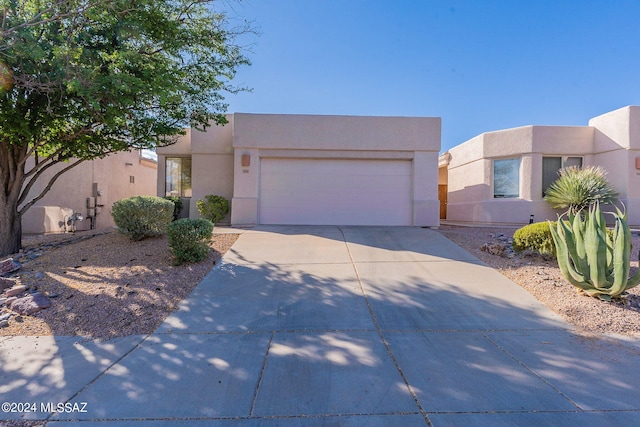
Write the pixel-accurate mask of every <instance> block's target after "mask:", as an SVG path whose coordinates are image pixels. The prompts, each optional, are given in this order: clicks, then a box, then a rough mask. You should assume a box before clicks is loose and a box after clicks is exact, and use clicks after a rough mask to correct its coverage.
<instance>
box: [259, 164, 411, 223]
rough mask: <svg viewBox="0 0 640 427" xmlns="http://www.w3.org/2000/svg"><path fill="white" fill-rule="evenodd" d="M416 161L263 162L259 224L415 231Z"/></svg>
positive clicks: (260, 180) (261, 166)
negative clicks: (404, 227)
mask: <svg viewBox="0 0 640 427" xmlns="http://www.w3.org/2000/svg"><path fill="white" fill-rule="evenodd" d="M411 182H412V163H411V160H406V159H403V160H370V159H350V160H348V159H299V158H262V159H261V162H260V178H259V193H260V195H259V223H261V224H310V225H326V224H337V225H411V224H412V212H413V207H412V199H413V198H412V189H411Z"/></svg>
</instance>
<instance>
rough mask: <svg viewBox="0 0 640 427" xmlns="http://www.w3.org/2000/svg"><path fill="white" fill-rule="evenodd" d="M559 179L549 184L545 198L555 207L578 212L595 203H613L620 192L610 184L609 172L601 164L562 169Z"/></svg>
mask: <svg viewBox="0 0 640 427" xmlns="http://www.w3.org/2000/svg"><path fill="white" fill-rule="evenodd" d="M558 173H559V175H560V176H559V177H558V179H557V180H556V181H555V182H554V183H553V184H551V185H550V186H549V188H548V189H547V191H546V195H545V196H544V199H545V200H546V201H547V202H549V203H551V204H552V205H553V207H554V208H562V209H569V210H572V211H573V212H574V213H577V212H579V211H581V210H583V209H586V208H587V207H589V206H591V205H593V204H594V203H596V202H597V203H603V204H607V203H612V202H614V201H615V200H616V199H617V198H618V193H616V191H615V190H614V189H613V188H611V186H610V185H609V183H608V181H607V178H606V175H607V172H606V171H605V169H604V168H602V167H600V166H587V167H585V168H579V167H577V166H571V167H568V168H564V169H560V171H559V172H558Z"/></svg>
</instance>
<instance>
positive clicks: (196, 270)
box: [0, 226, 640, 339]
mask: <svg viewBox="0 0 640 427" xmlns="http://www.w3.org/2000/svg"><path fill="white" fill-rule="evenodd" d="M438 231H439V232H440V233H442V234H443V235H444V236H446V237H447V238H449V239H451V240H452V241H454V242H455V243H457V244H459V245H460V246H462V247H463V248H464V249H466V250H467V251H469V252H471V253H472V254H473V255H475V256H477V257H478V258H480V259H481V260H482V261H484V262H485V263H486V264H488V265H490V266H491V267H493V268H495V269H497V270H498V271H499V272H500V273H502V274H503V275H505V276H506V277H508V278H509V279H511V280H513V281H514V282H515V283H517V284H518V285H520V286H522V287H523V288H524V289H526V290H527V291H529V292H530V293H531V294H532V295H533V296H534V297H536V298H537V299H538V300H540V301H541V302H542V303H544V304H545V305H546V306H548V307H549V308H550V309H552V310H553V311H555V312H556V313H559V314H560V315H561V316H562V317H564V318H565V319H566V320H567V321H568V322H569V323H571V324H573V325H575V326H576V327H578V329H580V330H583V331H585V332H595V333H617V334H623V335H630V336H636V337H640V308H638V304H639V303H640V286H639V287H637V288H634V289H631V290H630V292H629V296H628V297H627V298H625V299H623V300H622V301H621V302H603V301H601V300H599V299H597V298H592V297H588V296H585V295H584V294H579V293H578V292H577V291H576V288H574V287H573V286H571V285H570V284H568V283H567V282H566V281H565V280H564V278H562V276H561V274H560V271H559V270H558V266H557V263H556V262H555V260H545V259H543V258H541V257H539V256H535V255H532V254H528V255H527V256H522V255H518V256H516V257H513V258H508V257H503V256H497V255H491V254H489V253H487V252H484V251H482V250H481V247H482V246H483V245H484V244H485V243H503V244H504V243H505V242H504V241H505V240H506V239H508V238H510V237H511V236H512V235H513V232H514V231H515V228H493V227H459V226H442V227H440V229H439V230H438ZM214 233H215V231H214ZM501 235H502V237H499V236H501ZM237 238H238V234H214V238H213V242H212V245H211V246H212V248H213V251H212V252H211V254H210V255H209V257H208V258H207V259H206V260H204V261H202V262H200V263H197V264H186V265H183V266H178V267H176V266H173V264H172V257H171V254H170V253H169V248H168V243H167V240H166V237H159V238H153V239H146V240H142V241H139V242H132V241H131V240H129V239H128V238H127V237H125V236H123V235H121V234H119V233H117V232H115V231H113V230H106V231H102V232H97V233H96V232H79V233H76V234H73V235H69V234H66V235H49V236H37V237H27V238H25V239H24V246H25V249H24V253H23V258H22V259H21V262H23V267H22V269H21V270H19V271H18V272H17V273H18V274H17V276H18V277H20V279H21V281H22V284H24V285H27V286H29V287H31V288H32V289H37V290H38V291H40V292H42V293H44V294H45V295H49V296H50V297H51V298H50V300H51V303H52V306H51V308H48V309H46V310H42V311H40V312H38V313H36V314H34V315H32V316H14V317H13V318H12V319H11V321H10V324H9V326H8V327H4V328H0V336H12V335H52V334H53V335H80V336H85V337H90V338H104V339H109V338H113V337H117V336H126V335H132V334H148V333H151V332H153V331H154V330H155V329H156V328H157V327H158V325H159V324H160V323H161V322H162V321H163V320H164V319H165V318H166V317H167V316H168V315H169V314H170V313H171V312H173V311H174V310H175V309H176V308H177V306H178V304H179V303H180V301H182V300H183V299H184V298H185V297H186V296H187V295H189V293H190V292H191V290H192V289H193V288H194V287H195V286H196V285H197V284H198V283H199V282H200V280H202V278H203V277H204V276H205V275H206V274H207V273H208V272H209V271H210V270H211V268H212V267H213V266H214V264H215V262H217V261H218V260H219V259H220V258H221V257H222V255H224V253H225V252H226V251H227V250H228V249H229V248H230V247H231V245H232V244H233V243H234V242H235V240H236V239H237ZM633 247H634V252H633V254H632V259H638V248H640V238H639V237H638V236H637V235H635V234H634V241H633ZM29 258H32V259H29ZM632 266H634V267H637V266H638V262H634V263H632ZM8 311H9V310H8V309H7V308H2V309H1V312H0V314H2V313H4V312H8Z"/></svg>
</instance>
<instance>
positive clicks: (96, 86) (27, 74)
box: [0, 0, 251, 256]
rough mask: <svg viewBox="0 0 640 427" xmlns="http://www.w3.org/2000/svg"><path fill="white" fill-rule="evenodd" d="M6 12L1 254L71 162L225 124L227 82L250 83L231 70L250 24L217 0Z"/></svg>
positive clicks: (0, 82)
mask: <svg viewBox="0 0 640 427" xmlns="http://www.w3.org/2000/svg"><path fill="white" fill-rule="evenodd" d="M0 13H1V14H2V15H1V16H0V18H1V19H2V21H1V22H0V25H1V27H0V256H3V255H6V254H10V253H15V252H17V251H18V250H19V249H20V241H21V237H22V236H21V235H22V232H21V217H22V215H23V214H24V212H25V211H26V210H27V209H29V207H31V206H32V205H33V204H34V203H35V202H37V201H38V200H39V199H40V198H42V197H43V196H44V194H45V193H46V191H48V190H49V189H50V188H51V186H52V185H53V183H54V182H55V180H56V179H57V178H58V177H59V176H60V175H61V174H63V173H64V172H66V171H67V170H69V169H70V168H72V167H74V166H76V165H77V164H79V163H80V162H82V161H85V160H90V159H95V158H101V157H104V156H106V155H108V154H110V153H114V152H118V151H123V150H130V149H140V148H153V147H156V146H162V145H168V144H171V143H173V142H175V140H176V138H177V135H180V134H183V133H184V131H183V129H184V128H185V127H189V126H191V127H194V128H197V129H204V128H206V127H207V126H209V124H210V123H211V122H213V123H215V124H223V123H225V122H226V120H225V117H224V115H223V113H224V112H225V111H226V107H227V106H226V104H225V103H224V97H223V95H222V93H223V92H231V93H235V92H237V91H239V90H244V89H243V88H238V87H235V86H233V85H231V80H232V78H233V77H234V75H235V72H236V70H237V68H238V67H239V66H241V65H245V64H248V63H249V61H248V60H247V58H246V57H245V56H244V54H243V50H242V49H241V47H240V46H239V45H238V43H237V40H238V38H237V37H238V36H239V35H241V34H245V33H247V32H250V31H251V30H250V28H249V26H248V25H243V26H242V27H240V28H232V26H231V25H230V23H229V20H228V17H227V16H226V15H225V14H224V13H219V12H215V11H214V10H213V0H0ZM29 159H31V160H29ZM28 160H29V162H27V161H28ZM61 162H64V163H65V165H64V166H65V167H64V168H63V169H62V170H61V171H60V172H59V173H56V174H55V175H54V176H53V178H52V179H50V181H49V182H48V183H47V185H46V186H45V189H44V191H43V192H42V193H40V194H38V195H36V196H35V197H33V198H31V199H29V200H27V194H28V193H29V190H30V189H31V188H32V187H33V185H34V183H35V182H36V181H37V180H38V179H40V178H41V176H42V174H43V173H44V172H45V171H47V170H48V169H49V168H51V167H52V166H53V165H55V164H58V163H61ZM27 164H28V165H29V166H27Z"/></svg>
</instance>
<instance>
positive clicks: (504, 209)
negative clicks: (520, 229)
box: [438, 106, 640, 226]
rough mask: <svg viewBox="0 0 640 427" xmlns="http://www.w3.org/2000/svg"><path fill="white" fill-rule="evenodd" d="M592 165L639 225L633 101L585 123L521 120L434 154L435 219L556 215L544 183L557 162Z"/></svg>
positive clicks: (639, 139) (639, 153)
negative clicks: (524, 123)
mask: <svg viewBox="0 0 640 427" xmlns="http://www.w3.org/2000/svg"><path fill="white" fill-rule="evenodd" d="M571 165H578V166H586V165H600V166H602V167H604V168H605V169H606V170H607V172H608V175H607V178H608V180H609V182H610V183H611V185H612V186H613V187H614V188H615V189H616V190H617V191H618V192H619V193H620V197H621V200H622V202H623V203H624V205H625V206H626V209H627V212H628V220H629V224H630V225H634V226H640V107H636V106H629V107H625V108H621V109H618V110H615V111H612V112H609V113H606V114H603V115H601V116H598V117H595V118H593V119H591V120H589V123H588V126H524V127H519V128H514V129H506V130H500V131H495V132H486V133H483V134H481V135H478V136H476V137H475V138H472V139H470V140H469V141H466V142H464V143H462V144H460V145H458V146H456V147H454V148H452V149H451V150H449V151H448V152H446V153H444V154H443V155H441V156H440V158H439V174H438V184H439V188H440V189H441V196H440V200H441V204H442V209H441V213H440V217H441V219H446V220H447V221H452V222H458V223H486V224H526V223H528V222H529V220H530V218H531V215H533V216H534V218H535V221H542V220H545V219H555V218H557V214H558V212H557V211H554V210H553V209H551V207H550V206H549V205H548V204H547V203H546V202H545V201H544V199H543V196H544V191H545V190H546V188H547V187H548V186H549V185H550V184H551V183H552V182H553V181H554V180H555V179H556V178H557V172H558V170H559V169H560V168H562V167H566V166H571Z"/></svg>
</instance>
